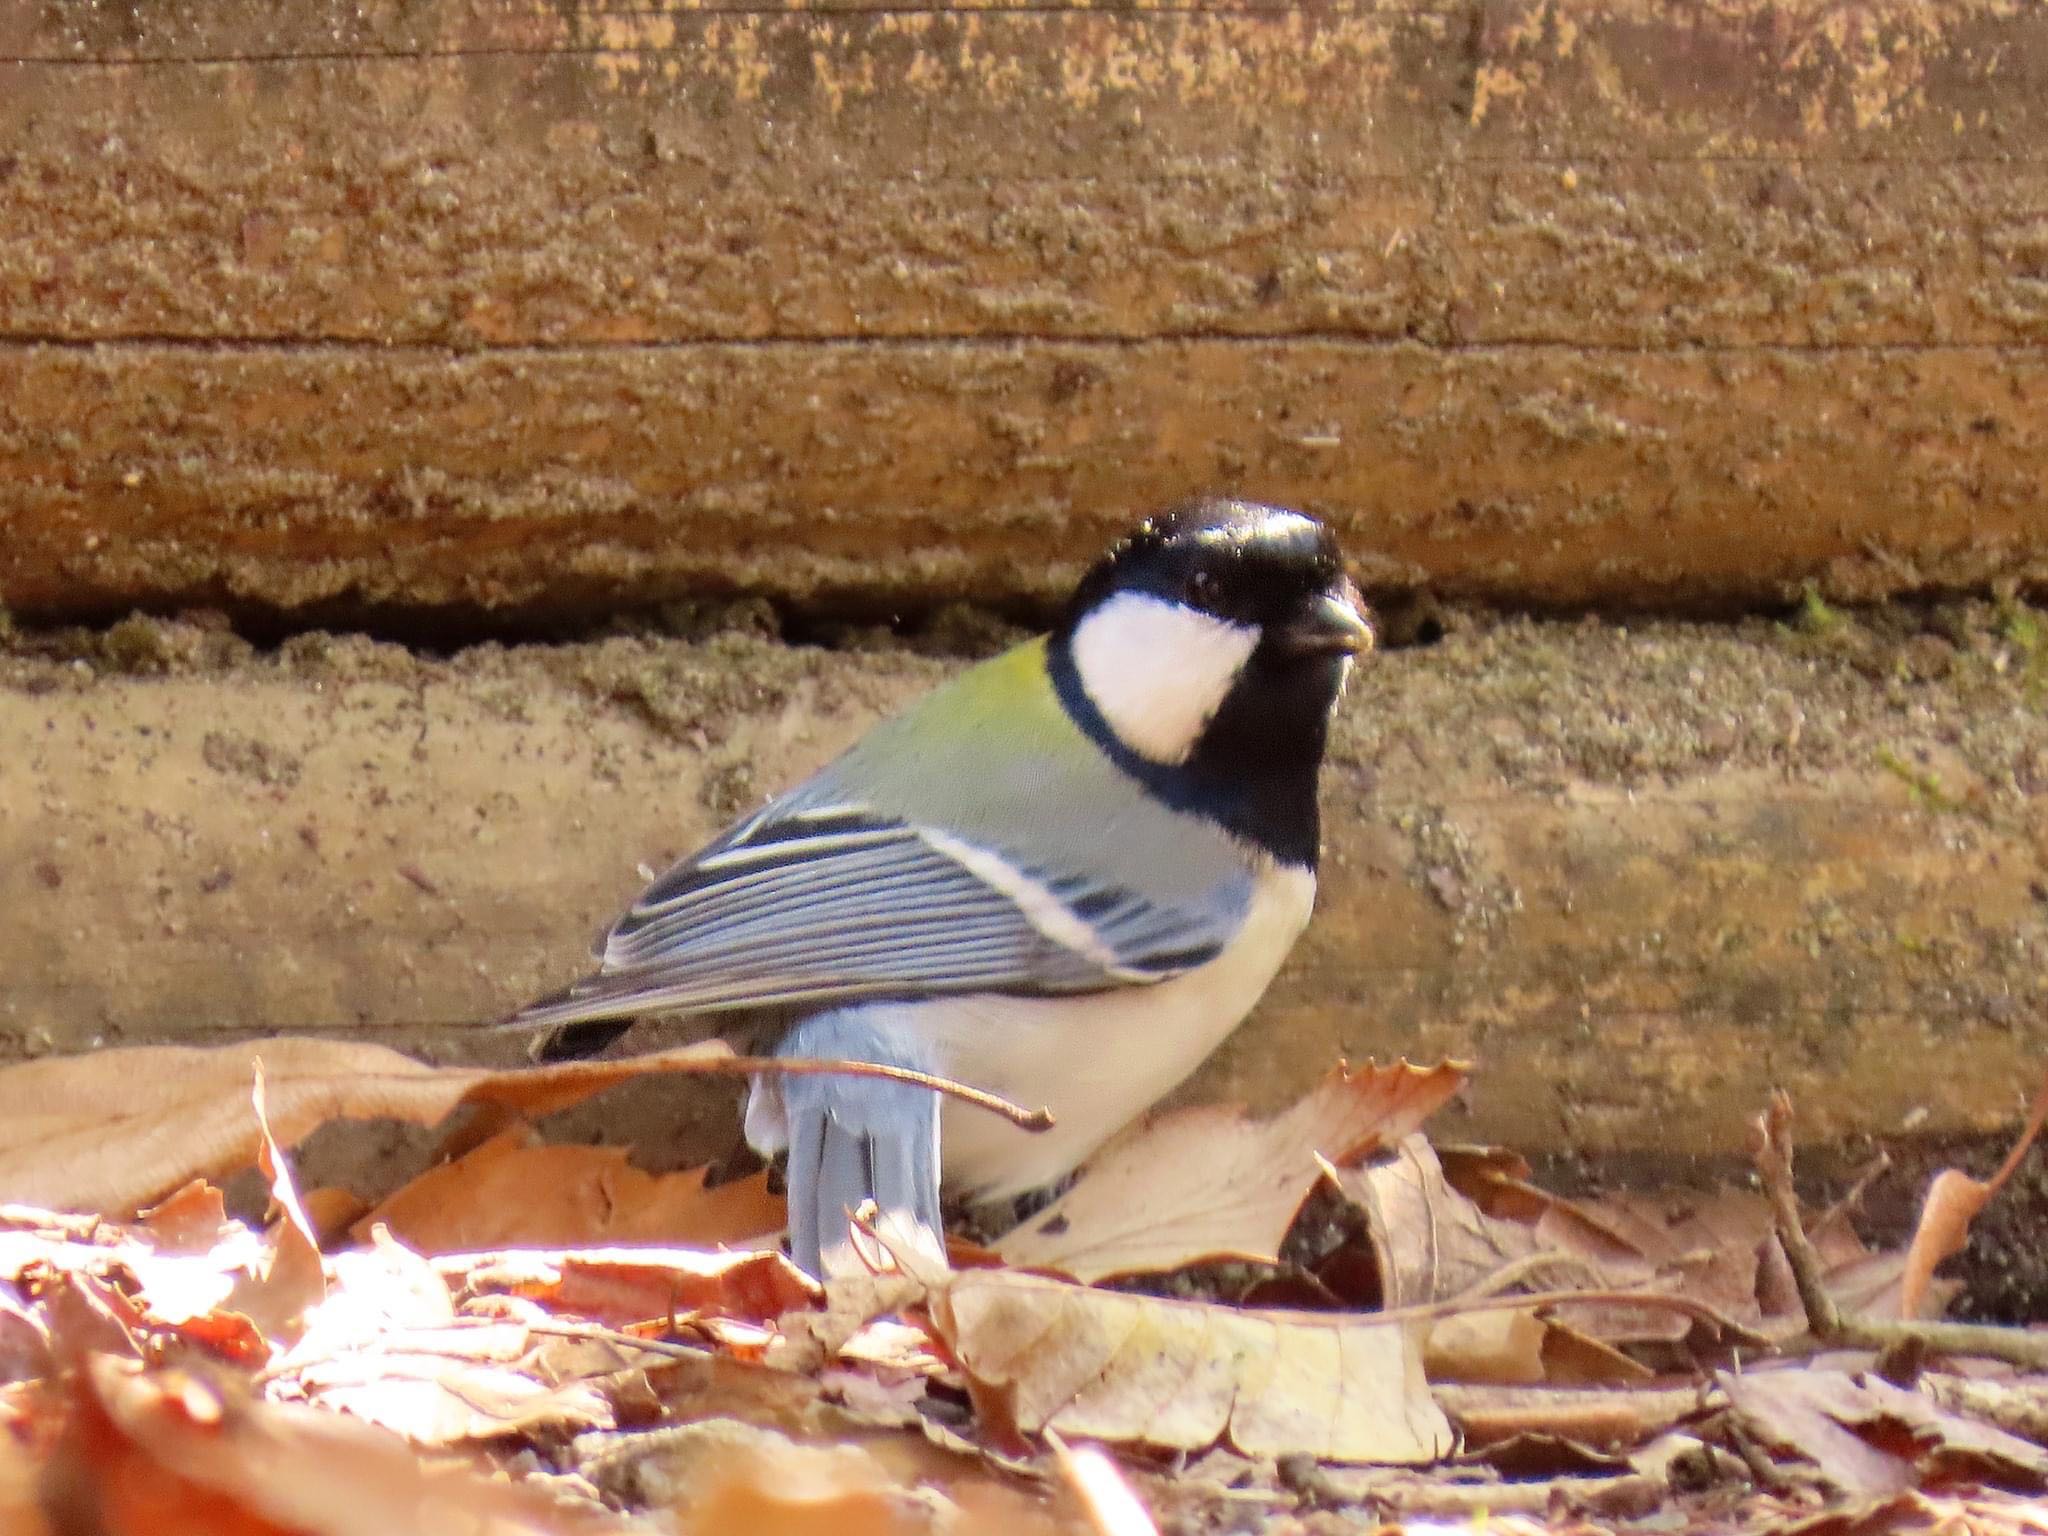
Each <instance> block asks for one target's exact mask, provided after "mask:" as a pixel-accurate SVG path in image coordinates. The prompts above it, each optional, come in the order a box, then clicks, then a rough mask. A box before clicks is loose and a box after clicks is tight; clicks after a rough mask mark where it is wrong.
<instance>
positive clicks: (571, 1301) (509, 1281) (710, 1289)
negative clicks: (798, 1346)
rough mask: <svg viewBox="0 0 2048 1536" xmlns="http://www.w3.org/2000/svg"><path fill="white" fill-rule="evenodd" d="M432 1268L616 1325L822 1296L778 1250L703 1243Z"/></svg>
mask: <svg viewBox="0 0 2048 1536" xmlns="http://www.w3.org/2000/svg"><path fill="white" fill-rule="evenodd" d="M433 1266H434V1269H435V1270H436V1271H437V1272H438V1273H440V1274H441V1275H443V1276H445V1277H447V1278H448V1279H449V1280H450V1281H451V1282H455V1283H457V1284H459V1285H460V1286H461V1287H462V1288H463V1289H464V1290H466V1291H467V1293H468V1294H470V1295H472V1296H517V1297H520V1298H522V1299H524V1300H527V1301H533V1302H538V1303H540V1304H541V1305H542V1306H545V1307H549V1308H552V1309H559V1310H563V1311H572V1312H575V1313H577V1314H579V1315H580V1316H582V1317H584V1318H588V1319H590V1320H592V1321H596V1322H601V1323H605V1324H609V1325H613V1326H624V1325H626V1324H628V1323H637V1322H643V1321H646V1320H649V1319H657V1318H667V1317H672V1316H681V1315H684V1314H689V1313H716V1314H718V1315H721V1316H724V1317H735V1318H745V1319H750V1320H753V1321H756V1322H768V1321H772V1320H773V1319H775V1318H778V1317H780V1316H781V1315H782V1314H783V1313H785V1312H787V1311H789V1310H791V1309H792V1308H797V1307H805V1308H808V1307H811V1306H814V1305H816V1304H817V1302H818V1301H819V1300H820V1299H821V1297H822V1294H823V1293H822V1291H821V1290H820V1288H819V1286H818V1283H817V1282H816V1281H815V1280H813V1279H811V1277H810V1276H809V1275H807V1274H805V1273H804V1272H803V1271H802V1270H800V1269H798V1268H797V1267H796V1266H795V1265H794V1264H792V1263H790V1262H789V1260H788V1259H787V1258H786V1257H784V1256H783V1255H782V1254H781V1253H777V1252H769V1251H763V1252H755V1253H734V1252H713V1251H709V1250H706V1249H700V1248H583V1249H566V1250H544V1249H512V1250H508V1251H506V1252H503V1253H472V1254H452V1255H449V1256H446V1257H442V1258H437V1259H435V1260H433Z"/></svg>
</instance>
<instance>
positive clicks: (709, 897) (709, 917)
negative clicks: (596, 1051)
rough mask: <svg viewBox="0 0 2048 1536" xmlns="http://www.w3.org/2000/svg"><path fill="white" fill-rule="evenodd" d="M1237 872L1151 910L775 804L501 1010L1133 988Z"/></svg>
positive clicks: (876, 824) (1187, 934) (988, 859)
mask: <svg viewBox="0 0 2048 1536" xmlns="http://www.w3.org/2000/svg"><path fill="white" fill-rule="evenodd" d="M1250 884H1251V882H1250V877H1249V875H1248V874H1247V875H1246V876H1245V877H1244V879H1243V884H1242V888H1241V889H1240V888H1237V883H1236V882H1235V881H1226V882H1225V883H1224V887H1223V888H1219V889H1216V890H1211V891H1205V892H1199V893H1196V895H1197V900H1196V901H1195V902H1194V903H1192V904H1190V905H1188V906H1186V907H1182V906H1167V905H1162V904H1161V903H1159V902H1158V901H1156V900H1151V899H1148V898H1146V897H1144V896H1141V895H1139V894H1137V893H1136V892H1133V891H1131V890H1128V889H1125V888H1122V887H1120V886H1118V885H1116V884H1114V883H1112V882H1110V881H1108V880H1106V879H1104V878H1102V877H1100V876H1096V875H1090V874H1088V873H1086V872H1083V871H1079V870H1073V869H1065V870H1062V869H1045V868H1032V867H1029V866H1027V865H1023V864H1020V863H1019V862H1017V861H1016V860H1015V859H1014V858H1012V857H1011V856H1009V855H1006V854H1005V853H1003V852H1002V851H1000V850H998V849H995V848H990V847H985V846H981V845H979V844H977V843H975V842H972V841H970V840H968V839H967V838H965V837H962V836H960V835H959V834H956V833H951V832H947V831H943V830H940V829H937V828H933V827H929V826H921V825H918V824H915V823H912V822H909V821H905V820H902V819H898V818H895V817H891V816H887V815H882V814H878V813H876V812H874V811H872V810H871V809H869V808H868V807H866V806H864V805H861V804H858V803H853V802H851V801H842V802H838V803H823V804H819V803H815V802H805V801H798V800H790V801H783V802H778V803H776V804H775V805H771V806H770V807H769V808H768V809H767V810H766V811H764V812H762V813H761V814H760V815H759V816H756V817H754V818H753V819H752V820H750V821H747V822H744V823H742V824H741V825H740V826H739V827H737V828H735V829H734V830H733V831H732V832H730V833H729V834H728V835H727V836H725V837H724V838H722V839H720V840H719V841H718V842H716V843H714V844H712V846H711V847H709V848H707V849H705V850H704V851H703V852H702V853H700V854H698V855H696V856H695V857H694V858H691V859H689V860H686V861H685V862H683V863H681V864H679V865H677V866H676V867H675V868H674V869H671V870H670V871H669V872H668V873H667V874H666V875H664V876H662V878H661V879H660V880H658V881H656V882H655V884H654V885H653V886H651V887H650V888H649V889H648V890H647V891H646V893H645V894H643V895H642V896H641V898H640V899H639V901H637V902H636V903H635V904H634V906H633V908H632V910H631V911H629V912H628V913H627V914H626V915H625V916H624V917H622V918H620V919H619V921H618V923H617V924H616V925H614V927H613V928H612V930H611V933H610V935H609V937H608V938H607V940H606V942H605V946H604V950H603V955H602V959H603V965H602V968H601V969H600V970H599V971H598V972H597V974H595V975H593V976H591V977H589V978H587V979H586V980H584V981H582V982H579V983H578V984H577V985H576V986H574V987H572V988H570V990H569V991H568V992H566V993H564V994H562V995H561V996H559V997H556V998H552V999H549V1000H547V1001H545V1002H542V1003H538V1004H536V1005H534V1006H533V1007H532V1008H529V1009H527V1010H526V1011H525V1012H523V1013H521V1014H519V1015H518V1016H516V1018H515V1019H514V1020H512V1021H511V1022H513V1023H515V1024H521V1025H532V1024H567V1023H575V1022H579V1021H584V1020H594V1019H618V1018H624V1017H628V1016H632V1015H638V1014H649V1013H664V1012H675V1013H702V1012H712V1011H722V1010H728V1009H741V1008H760V1007H774V1006H781V1005H791V1004H806V1005H816V1004H824V1003H832V1002H838V1001H853V1000H857V999H862V998H876V997H888V996H901V995H918V996H926V995H931V994H934V993H960V992H1024V993H1058V992H1083V991H1094V990H1100V989H1107V988H1114V987H1121V986H1131V985H1141V984H1144V983H1147V982H1154V981H1160V980H1163V979H1165V978H1166V977H1169V976H1175V975H1179V974H1181V973H1182V972H1184V971H1186V970H1189V969H1191V968H1192V967H1194V966H1197V965H1200V964H1202V963H1203V962H1204V961H1206V960H1209V959H1212V958H1214V956H1215V955H1216V954H1217V953H1218V952H1219V951H1220V950H1221V949H1222V948H1223V946H1224V945H1225V944H1227V943H1228V942H1229V941H1230V939H1231V937H1232V936H1233V935H1234V933H1235V932H1236V929H1237V926H1238V923H1239V922H1240V921H1241V919H1242V917H1243V914H1244V911H1245V908H1246V906H1247V905H1248V903H1249V901H1250Z"/></svg>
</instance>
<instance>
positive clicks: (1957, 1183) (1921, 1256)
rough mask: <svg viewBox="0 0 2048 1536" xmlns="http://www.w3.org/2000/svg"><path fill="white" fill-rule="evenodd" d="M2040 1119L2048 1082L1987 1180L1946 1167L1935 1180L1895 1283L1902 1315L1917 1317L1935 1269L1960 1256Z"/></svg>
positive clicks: (2046, 1116)
mask: <svg viewBox="0 0 2048 1536" xmlns="http://www.w3.org/2000/svg"><path fill="white" fill-rule="evenodd" d="M2043 1120H2048V1081H2044V1082H2043V1083H2042V1084H2041V1086H2040V1087H2039V1088H2038V1089H2036V1090H2035V1092H2034V1104H2033V1108H2032V1109H2031V1110H2030V1111H2029V1112H2028V1115H2027V1124H2026V1129H2025V1130H2023V1131H2021V1132H2020V1138H2019V1140H2018V1141H2016V1142H2014V1143H2013V1148H2012V1150H2011V1151H2010V1152H2008V1153H2007V1154H2006V1155H2005V1161H2004V1162H2003V1163H2001V1164H1999V1166H1998V1171H1997V1172H1996V1173H1994V1174H1992V1175H1991V1177H1990V1178H1989V1179H1973V1178H1971V1177H1970V1176H1969V1175H1968V1174H1966V1173H1964V1172H1962V1171H1961V1170H1960V1169H1957V1168H1944V1169H1943V1170H1942V1171H1941V1172H1940V1173H1938V1174H1936V1175H1935V1177H1934V1182H1933V1183H1932V1184H1931V1185H1929V1186H1928V1189H1927V1198H1926V1199H1925V1200H1924V1201H1923V1202H1922V1203H1921V1206H1920V1221H1919V1224H1918V1225H1917V1226H1916V1227H1915V1229H1914V1232H1913V1241H1912V1242H1911V1244H1909V1245H1908V1246H1907V1249H1906V1263H1905V1270H1904V1273H1903V1274H1902V1276H1901V1277H1900V1281H1899V1307H1900V1311H1901V1313H1902V1315H1904V1316H1906V1317H1918V1316H1920V1309H1921V1307H1922V1305H1923V1304H1924V1302H1925V1299H1926V1296H1927V1293H1928V1287H1929V1285H1930V1284H1931V1283H1932V1282H1933V1280H1934V1268H1935V1266H1936V1265H1937V1264H1939V1263H1940V1262H1941V1261H1942V1260H1943V1259H1945V1258H1948V1257H1949V1256H1950V1255H1951V1254H1957V1253H1961V1252H1962V1251H1963V1245H1964V1244H1965V1243H1967V1242H1968V1241H1969V1240H1970V1223H1971V1222H1973V1221H1975V1220H1976V1219H1977V1216H1978V1214H1979V1213H1980V1212H1981V1211H1982V1210H1983V1209H1984V1207H1985V1206H1987V1205H1989V1204H1990V1203H1991V1197H1992V1196H1994V1195H1996V1194H1997V1193H1998V1191H1999V1190H2000V1189H2002V1188H2003V1187H2004V1186H2005V1181H2006V1180H2007V1179H2009V1178H2011V1177H2012V1176H2013V1172H2014V1170H2015V1169H2017V1168H2018V1167H2019V1165H2020V1160H2021V1159H2022V1158H2024V1157H2025V1156H2026V1155H2027V1148H2029V1147H2031V1146H2032V1145H2033V1144H2034V1138H2035V1137H2037V1136H2039V1135H2040V1134H2041V1124H2042V1121H2043Z"/></svg>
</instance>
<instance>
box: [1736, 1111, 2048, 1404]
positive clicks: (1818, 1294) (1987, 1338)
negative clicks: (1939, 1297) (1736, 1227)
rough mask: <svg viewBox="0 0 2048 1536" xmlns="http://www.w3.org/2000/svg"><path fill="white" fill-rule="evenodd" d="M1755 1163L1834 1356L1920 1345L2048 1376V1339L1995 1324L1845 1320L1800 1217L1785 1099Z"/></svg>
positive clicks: (1769, 1121)
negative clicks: (1836, 1352) (1841, 1351)
mask: <svg viewBox="0 0 2048 1536" xmlns="http://www.w3.org/2000/svg"><path fill="white" fill-rule="evenodd" d="M1750 1156H1751V1158H1752V1159H1753V1160H1754V1162H1755V1163H1756V1172H1757V1178H1758V1179H1759V1180H1761V1181H1762V1183H1763V1187H1764V1194H1765V1195H1766V1197H1768V1198H1769V1200H1770V1202H1771V1214H1772V1216H1773V1217H1774V1219H1775V1221H1776V1223H1777V1229H1778V1242H1779V1244H1780V1246H1782V1247H1783V1248H1784V1250H1785V1258H1786V1261H1787V1262H1788V1263H1789V1264H1790V1265H1791V1266H1792V1279H1793V1282H1794V1283H1795V1284H1796V1285H1797V1286H1798V1288H1799V1301H1800V1305H1801V1306H1803V1307H1804V1308H1805V1309H1806V1326H1807V1329H1808V1330H1809V1331H1810V1332H1811V1333H1812V1334H1813V1337H1814V1339H1815V1341H1816V1342H1818V1343H1820V1344H1822V1345H1824V1346H1827V1347H1829V1348H1834V1349H1871V1350H1877V1351H1880V1352H1882V1351H1884V1350H1887V1349H1895V1348H1898V1347H1899V1346H1901V1345H1911V1344H1918V1345H1922V1346H1924V1347H1925V1348H1927V1349H1929V1350H1932V1351H1933V1352H1935V1353H1936V1354H1942V1355H1973V1356H1976V1357H1977V1358H1979V1359H1983V1360H2002V1361H2004V1362H2006V1363H2007V1364H2009V1365H2017V1366H2021V1367H2023V1368H2025V1369H2028V1370H2035V1371H2044V1370H2048V1332H2042V1333H2036V1332H2033V1331H2031V1330H2028V1329H2024V1328H2000V1327H1997V1326H1995V1325H1992V1324H1989V1323H1935V1322H1917V1321H1916V1322H1888V1321H1878V1320H1876V1319H1872V1318H1865V1317H1854V1316H1848V1317H1845V1316H1844V1315H1843V1314H1842V1310H1841V1308H1840V1307H1838V1306H1836V1305H1835V1298H1834V1297H1833V1296H1832V1295H1830V1294H1829V1293H1828V1288H1827V1266H1826V1264H1825V1263H1824V1262H1823V1261H1822V1259H1821V1256H1820V1251H1819V1250H1818V1249H1817V1248H1815V1247H1814V1246H1813V1241H1812V1239H1810V1238H1809V1237H1807V1235H1806V1228H1805V1225H1804V1224H1803V1223H1802V1221H1801V1220H1800V1216H1799V1196H1798V1194H1797V1193H1796V1192H1795V1191H1794V1189H1793V1184H1792V1100H1791V1099H1790V1098H1789V1097H1788V1096H1787V1095H1786V1094H1785V1093H1784V1092H1782V1091H1780V1092H1777V1093H1774V1094H1772V1095H1771V1107H1770V1108H1769V1109H1768V1110H1767V1111H1766V1112H1765V1113H1763V1114H1761V1115H1759V1116H1757V1118H1756V1122H1755V1125H1754V1128H1753V1134H1752V1136H1751V1146H1750Z"/></svg>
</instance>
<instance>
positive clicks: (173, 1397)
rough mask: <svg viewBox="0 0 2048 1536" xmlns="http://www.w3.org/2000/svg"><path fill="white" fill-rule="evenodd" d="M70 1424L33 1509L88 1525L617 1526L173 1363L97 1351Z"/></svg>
mask: <svg viewBox="0 0 2048 1536" xmlns="http://www.w3.org/2000/svg"><path fill="white" fill-rule="evenodd" d="M75 1381H76V1385H75V1393H74V1396H75V1400H74V1402H73V1404H72V1415H71V1426H70V1429H69V1431H68V1432H67V1434H66V1436H65V1439H64V1441H63V1443H62V1444H61V1445H60V1447H59V1448H58V1450H57V1452H56V1454H55V1455H54V1457H53V1459H52V1462H51V1464H50V1466H49V1467H48V1468H47V1469H46V1471H45V1474H44V1477H43V1482H42V1495H43V1505H44V1513H45V1515H46V1516H47V1517H48V1519H49V1521H50V1523H51V1525H53V1526H54V1527H56V1528H57V1529H59V1530H65V1531H87V1530H90V1531H95V1532H99V1533H101V1536H390V1533H392V1532H398V1531H427V1530H461V1531H466V1532H471V1533H474V1536H571V1533H582V1532H592V1533H595V1532H601V1531H617V1530H620V1529H622V1526H621V1523H620V1522H618V1521H616V1520H614V1519H612V1518H610V1517H606V1516H602V1515H599V1514H598V1513H596V1512H595V1511H588V1512H585V1511H572V1510H569V1509H566V1508H564V1507H563V1506H561V1505H558V1504H556V1503H555V1502H554V1501H552V1500H549V1499H546V1498H544V1497H542V1496H540V1495H539V1494H537V1493H534V1492H531V1491H529V1490H526V1489H522V1488H519V1487H516V1486H513V1485H510V1484H507V1483H505V1482H503V1481H496V1480H488V1479H485V1478H481V1477H477V1476H475V1475H473V1474H471V1473H469V1472H466V1471H458V1470H454V1469H452V1468H448V1467H429V1466H428V1465H426V1464H424V1463H422V1462H421V1461H419V1460H418V1459H417V1458H416V1457H415V1455H414V1454H413V1452H412V1451H411V1450H410V1449H409V1448H408V1447H407V1446H406V1445H405V1444H404V1442H402V1441H400V1440H398V1439H395V1438H393V1437H391V1436H389V1435H386V1434H385V1433H383V1432H382V1431H381V1430H377V1429H373V1428H371V1427H369V1426H367V1425H362V1424H354V1423H351V1422H349V1421H348V1420H347V1419H343V1418H340V1417H338V1416H337V1415H334V1414H329V1413H319V1412H316V1411H314V1410H311V1409H295V1408H289V1407H273V1406H269V1405H265V1404H261V1403H254V1402H249V1401H247V1400H245V1399H243V1398H242V1397H240V1396H239V1395H237V1394H235V1393H234V1392H232V1391H230V1390H228V1389H226V1388H225V1387H223V1386H220V1385H218V1384H216V1383H213V1382H211V1381H206V1380H202V1379H200V1378H198V1377H196V1376H190V1375H186V1374H184V1373H180V1372H160V1373H146V1372H144V1371H142V1370H141V1369H140V1368H138V1367H135V1366H133V1365H129V1364H127V1363H124V1362H120V1361H116V1360H112V1359H109V1358H106V1357H104V1356H101V1357H94V1358H92V1359H90V1360H89V1361H88V1362H87V1364H86V1368H85V1369H83V1370H81V1371H79V1372H77V1373H76V1377H75Z"/></svg>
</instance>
